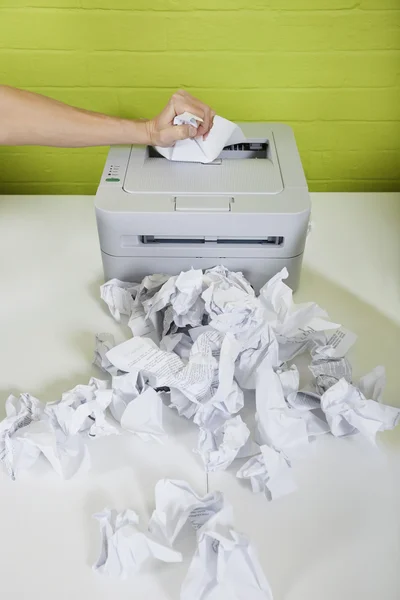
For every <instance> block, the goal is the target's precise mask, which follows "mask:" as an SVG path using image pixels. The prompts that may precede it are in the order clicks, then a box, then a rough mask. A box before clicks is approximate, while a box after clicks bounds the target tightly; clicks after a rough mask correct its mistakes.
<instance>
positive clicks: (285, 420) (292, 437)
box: [256, 365, 309, 458]
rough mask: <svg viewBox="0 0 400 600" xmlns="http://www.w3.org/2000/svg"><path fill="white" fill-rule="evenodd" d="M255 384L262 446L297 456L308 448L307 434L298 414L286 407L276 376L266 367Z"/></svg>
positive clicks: (287, 455)
mask: <svg viewBox="0 0 400 600" xmlns="http://www.w3.org/2000/svg"><path fill="white" fill-rule="evenodd" d="M257 375H258V378H257V385H256V410H257V412H256V422H257V427H258V434H259V440H257V441H260V444H261V445H265V444H266V445H268V446H271V447H272V448H274V449H276V450H279V451H282V452H284V454H285V456H286V457H289V458H290V457H298V456H299V455H300V454H302V453H304V452H306V451H307V449H308V445H309V434H308V430H307V424H306V422H305V420H304V419H303V418H302V416H301V413H298V412H296V411H292V410H291V409H290V408H289V407H288V405H287V404H286V401H285V397H284V394H283V388H282V384H281V381H280V378H279V375H278V374H277V373H275V372H274V371H273V369H271V368H270V367H269V366H267V367H266V368H263V365H261V366H260V368H259V370H258V373H257Z"/></svg>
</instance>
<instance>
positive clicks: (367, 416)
mask: <svg viewBox="0 0 400 600" xmlns="http://www.w3.org/2000/svg"><path fill="white" fill-rule="evenodd" d="M321 408H322V410H323V411H324V413H325V415H326V418H327V421H328V423H329V426H330V428H331V431H332V433H333V435H335V436H339V437H340V436H343V435H349V434H352V433H357V432H359V433H361V434H362V435H364V436H365V437H366V438H368V439H369V440H370V441H371V442H375V438H376V434H377V432H378V431H385V430H387V429H393V428H394V427H396V425H397V424H398V423H399V420H400V408H395V407H393V406H387V405H385V404H379V403H378V402H375V401H374V400H367V399H366V398H365V396H364V395H363V394H362V393H361V391H360V390H359V389H358V388H356V387H355V386H353V385H351V384H350V383H349V382H348V381H346V380H345V379H340V380H339V381H338V382H337V383H336V384H335V385H333V386H332V387H330V388H329V389H328V390H327V391H326V392H325V393H324V394H323V396H322V398H321Z"/></svg>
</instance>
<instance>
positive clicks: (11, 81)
mask: <svg viewBox="0 0 400 600" xmlns="http://www.w3.org/2000/svg"><path fill="white" fill-rule="evenodd" d="M0 77H1V81H2V82H3V83H7V84H8V85H13V86H15V87H24V88H25V87H28V86H73V87H74V86H83V87H84V86H87V85H88V84H89V76H88V73H87V66H86V61H85V57H84V56H83V55H82V54H80V53H78V52H72V51H71V52H65V51H58V52H43V51H40V52H38V51H34V50H30V51H29V52H28V51H26V50H0Z"/></svg>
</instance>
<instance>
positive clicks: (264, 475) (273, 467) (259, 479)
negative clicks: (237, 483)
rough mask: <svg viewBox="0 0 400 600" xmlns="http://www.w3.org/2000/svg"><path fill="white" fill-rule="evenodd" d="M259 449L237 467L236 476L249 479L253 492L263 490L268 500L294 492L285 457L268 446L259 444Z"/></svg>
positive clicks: (289, 466)
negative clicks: (258, 452)
mask: <svg viewBox="0 0 400 600" xmlns="http://www.w3.org/2000/svg"><path fill="white" fill-rule="evenodd" d="M260 451H261V452H260V454H258V455H257V456H254V457H252V458H250V460H249V461H247V463H245V464H244V465H243V466H242V467H241V468H240V469H239V471H238V472H237V474H236V476H237V477H239V479H250V483H251V487H252V490H253V492H255V493H260V492H263V493H264V494H265V496H266V497H267V498H268V500H274V499H276V498H280V497H281V496H285V495H286V494H290V493H291V492H294V491H295V490H296V489H297V486H296V483H295V481H294V478H293V473H292V469H291V465H290V462H289V461H288V460H287V458H286V457H285V456H284V455H283V454H282V452H279V451H278V450H274V449H273V448H270V447H269V446H265V445H264V446H261V447H260Z"/></svg>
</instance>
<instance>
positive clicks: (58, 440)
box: [14, 416, 91, 479]
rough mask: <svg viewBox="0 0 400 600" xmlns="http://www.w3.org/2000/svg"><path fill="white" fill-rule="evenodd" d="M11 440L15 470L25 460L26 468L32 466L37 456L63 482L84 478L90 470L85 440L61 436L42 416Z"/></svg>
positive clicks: (57, 428)
mask: <svg viewBox="0 0 400 600" xmlns="http://www.w3.org/2000/svg"><path fill="white" fill-rule="evenodd" d="M14 439H15V441H16V442H17V444H18V445H19V453H18V454H19V457H18V470H20V469H25V468H26V464H25V460H26V457H27V456H29V463H30V464H29V466H32V464H33V462H35V461H36V460H37V459H38V458H39V456H41V455H43V456H44V457H45V458H46V459H47V460H48V462H49V463H50V465H51V466H52V467H53V469H54V470H55V472H56V473H57V474H58V475H59V476H60V477H62V478H63V479H70V478H71V477H74V476H75V475H78V474H79V475H84V474H86V473H87V472H88V470H89V468H90V465H91V461H90V455H89V450H88V447H87V444H86V442H85V440H84V439H83V438H82V437H81V436H80V435H72V436H70V435H65V434H64V432H63V431H62V430H61V429H60V428H59V427H55V426H54V425H53V424H52V423H51V420H50V419H49V418H46V416H44V417H43V418H41V419H40V420H39V421H32V423H30V424H29V425H27V426H26V427H24V428H23V429H20V430H19V431H18V432H17V433H16V434H15V438H14Z"/></svg>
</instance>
